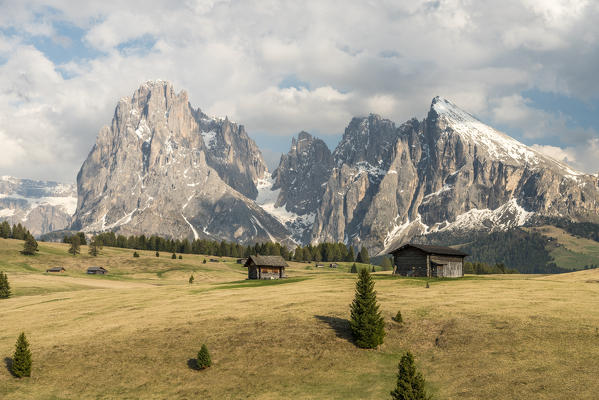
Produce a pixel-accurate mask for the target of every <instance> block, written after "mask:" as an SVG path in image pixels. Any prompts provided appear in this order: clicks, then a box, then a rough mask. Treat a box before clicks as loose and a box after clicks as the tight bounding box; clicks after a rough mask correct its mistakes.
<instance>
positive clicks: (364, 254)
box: [358, 246, 370, 264]
mask: <svg viewBox="0 0 599 400" xmlns="http://www.w3.org/2000/svg"><path fill="white" fill-rule="evenodd" d="M358 259H359V260H358V262H361V263H364V264H369V263H370V257H369V256H368V250H366V247H364V246H362V250H360V253H359V254H358Z"/></svg>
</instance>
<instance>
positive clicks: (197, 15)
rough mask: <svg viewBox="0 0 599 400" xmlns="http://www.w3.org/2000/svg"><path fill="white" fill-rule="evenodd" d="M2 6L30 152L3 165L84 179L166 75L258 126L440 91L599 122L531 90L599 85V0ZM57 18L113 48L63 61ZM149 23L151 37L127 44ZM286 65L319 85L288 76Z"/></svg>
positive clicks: (324, 122) (319, 126) (547, 127)
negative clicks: (133, 98) (286, 82)
mask: <svg viewBox="0 0 599 400" xmlns="http://www.w3.org/2000/svg"><path fill="white" fill-rule="evenodd" d="M2 11H3V12H2V13H0V28H4V29H3V32H4V33H0V74H2V77H3V79H2V81H1V82H0V122H1V123H2V125H0V126H1V127H2V132H3V135H4V136H3V142H4V139H5V138H6V141H7V143H8V138H11V139H10V142H11V143H12V144H11V145H12V146H13V147H14V148H15V149H17V148H18V147H17V146H21V147H19V148H21V150H15V152H16V153H18V154H19V157H22V158H24V159H27V160H29V161H30V162H29V163H28V165H27V166H23V165H22V164H21V163H18V162H13V161H11V162H8V161H7V160H9V159H11V158H10V157H8V158H6V157H5V160H4V161H3V163H2V164H1V165H0V166H1V167H2V171H0V173H10V174H14V175H19V176H28V177H38V178H46V179H47V178H55V179H61V180H68V181H72V180H74V176H75V174H76V172H77V170H78V168H79V166H80V163H81V162H82V160H83V159H84V158H85V156H86V155H87V152H88V151H89V149H90V148H91V146H92V145H93V141H94V138H95V136H96V134H97V132H98V130H99V128H100V127H101V125H103V124H108V123H110V118H111V117H112V112H113V110H114V106H115V104H116V102H117V100H118V98H120V97H122V96H126V95H130V94H131V93H132V92H133V90H134V89H135V88H136V87H137V86H138V85H139V84H140V82H142V81H144V80H146V79H153V78H162V79H168V80H170V81H172V82H173V83H174V84H175V87H176V88H177V89H185V90H187V91H188V92H189V95H190V100H191V102H192V103H193V105H194V106H199V107H201V108H202V109H203V110H205V111H208V112H209V113H212V114H216V115H228V116H229V117H230V118H232V119H233V120H236V121H238V122H240V123H243V124H245V125H246V127H247V128H248V131H249V133H250V135H251V134H252V133H253V132H265V133H268V134H270V135H274V134H280V135H290V134H293V133H296V132H298V131H299V130H302V129H305V130H309V131H318V132H320V133H321V134H324V135H327V134H339V133H341V132H342V131H343V129H344V128H345V126H346V124H347V123H348V121H349V119H350V118H351V117H352V116H354V115H366V114H368V113H370V112H376V113H380V114H382V115H383V116H385V117H388V118H391V119H393V120H394V121H396V122H397V123H401V122H403V121H405V120H406V119H408V118H411V117H413V116H416V117H419V118H422V117H423V116H424V115H425V113H426V111H427V107H428V105H429V104H430V100H431V99H432V98H433V97H434V96H435V95H441V96H444V97H447V98H450V99H451V100H453V101H454V102H456V103H457V104H459V105H461V106H462V107H464V108H465V109H467V110H468V111H470V112H472V113H474V114H476V115H480V116H482V117H486V120H487V121H489V122H491V123H498V124H501V125H503V126H507V127H510V128H513V129H514V130H515V131H521V132H523V134H524V137H525V138H527V139H534V141H536V142H537V143H539V144H540V145H543V144H545V145H546V143H544V142H543V140H545V139H547V138H549V137H550V138H552V140H554V142H555V139H556V138H557V139H559V138H564V137H567V138H568V139H570V138H574V139H575V140H576V143H581V144H582V143H590V142H589V141H590V140H591V139H592V138H593V135H596V133H595V132H594V131H591V130H586V131H585V130H574V131H573V129H572V128H571V127H570V126H569V125H568V123H567V122H568V121H567V120H566V119H565V117H563V116H561V115H553V114H549V113H547V112H543V111H540V110H536V109H534V108H532V107H531V104H530V103H528V102H527V100H526V99H525V98H523V97H522V96H521V95H520V93H521V92H522V91H525V90H527V89H530V88H537V89H540V90H545V91H555V92H557V93H561V94H567V95H570V96H573V97H578V98H585V97H589V96H593V95H595V94H596V93H597V92H599V81H598V80H597V79H596V68H595V66H596V65H597V63H598V62H599V48H598V47H597V45H596V43H597V39H599V26H598V25H597V24H596V22H595V21H596V20H597V18H598V17H599V12H598V6H597V4H596V3H595V2H589V1H575V0H569V1H565V0H564V1H561V0H560V1H558V0H551V1H544V2H538V1H533V0H522V1H517V0H506V1H504V2H496V1H492V0H486V1H477V2H472V1H466V0H444V1H442V0H438V1H434V0H433V1H429V0H421V1H414V2H393V1H385V0H381V1H373V2H363V1H358V0H355V1H349V0H348V1H346V2H343V3H336V2H322V1H306V2H294V1H281V2H272V1H269V0H264V1H255V2H231V1H211V0H208V1H186V2H182V3H180V4H175V5H173V2H170V1H167V0H150V1H148V0H145V1H141V0H135V1H126V2H124V1H116V0H105V1H93V2H73V1H69V0H55V1H52V2H50V1H48V0H28V1H16V0H15V1H11V2H10V4H4V5H3V7H2ZM56 22H61V23H63V24H67V25H68V24H72V25H75V26H78V27H80V28H82V29H84V30H85V36H84V43H85V44H86V45H88V46H90V47H92V48H93V49H95V50H98V51H101V54H102V55H101V56H99V57H98V58H95V59H92V60H85V59H78V58H74V59H73V60H72V61H70V62H68V63H65V64H63V65H55V64H53V63H52V62H51V61H50V58H51V57H49V56H48V55H47V54H43V53H41V52H40V51H38V50H36V49H34V48H32V47H31V46H30V45H29V44H27V43H30V42H31V41H32V40H34V39H35V38H50V39H52V40H54V41H55V42H56V43H60V42H61V40H65V38H64V37H63V36H64V35H63V36H61V35H62V34H61V33H60V32H59V31H58V29H57V28H56V26H55V23H56ZM7 32H12V33H10V34H9V33H7ZM144 35H150V36H151V37H152V38H153V39H155V43H154V44H153V47H152V48H147V49H145V51H141V52H121V51H119V50H118V47H119V45H122V44H124V43H127V42H130V41H133V40H136V39H139V38H141V37H143V36H144ZM61 37H62V39H61ZM66 39H68V38H66ZM71 39H72V38H71ZM34 41H35V40H34ZM2 62H4V64H2ZM58 70H61V71H64V72H65V73H66V74H67V75H68V76H69V78H68V79H66V78H64V77H63V76H62V75H61V74H60V73H58V72H57V71H58ZM288 76H294V77H297V79H298V80H299V81H302V82H306V83H307V87H305V88H279V87H278V86H279V83H280V82H281V81H282V80H283V79H285V78H286V77H288ZM564 141H565V140H564ZM30 142H33V143H36V146H31V145H26V144H27V143H30ZM577 146H578V145H577V144H572V145H571V146H570V145H569V146H567V147H572V148H578V147H577ZM19 151H22V152H21V153H19ZM267 151H268V150H267ZM270 151H271V152H273V153H277V152H278V150H277V151H273V150H272V149H270ZM568 151H570V150H568ZM572 154H573V155H575V156H576V157H577V158H576V160H579V159H580V157H581V154H583V153H581V152H580V151H577V152H575V153H572ZM572 162H574V161H572Z"/></svg>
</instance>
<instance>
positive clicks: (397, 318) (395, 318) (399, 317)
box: [393, 311, 403, 324]
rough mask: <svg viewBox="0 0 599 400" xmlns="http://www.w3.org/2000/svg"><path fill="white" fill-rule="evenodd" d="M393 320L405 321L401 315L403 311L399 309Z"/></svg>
mask: <svg viewBox="0 0 599 400" xmlns="http://www.w3.org/2000/svg"><path fill="white" fill-rule="evenodd" d="M393 321H395V322H397V323H399V324H401V323H402V322H403V318H402V316H401V311H397V314H395V317H393Z"/></svg>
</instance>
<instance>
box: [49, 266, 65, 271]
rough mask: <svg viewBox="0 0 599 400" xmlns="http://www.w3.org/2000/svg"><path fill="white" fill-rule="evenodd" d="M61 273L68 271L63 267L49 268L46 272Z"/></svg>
mask: <svg viewBox="0 0 599 400" xmlns="http://www.w3.org/2000/svg"><path fill="white" fill-rule="evenodd" d="M60 271H66V269H64V268H63V267H52V268H48V269H47V270H46V272H60Z"/></svg>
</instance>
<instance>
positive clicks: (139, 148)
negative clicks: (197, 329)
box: [73, 81, 287, 242]
mask: <svg viewBox="0 0 599 400" xmlns="http://www.w3.org/2000/svg"><path fill="white" fill-rule="evenodd" d="M254 149H256V145H255V143H254V142H253V141H252V140H251V139H249V138H248V137H247V135H246V134H245V131H244V130H243V127H239V126H237V125H236V124H233V123H231V122H230V121H228V120H216V119H210V118H208V117H207V116H206V115H205V114H203V113H202V112H201V111H199V110H193V109H192V107H191V106H190V104H189V101H188V98H187V94H186V93H185V92H181V93H179V94H176V93H175V91H174V90H173V87H172V85H171V84H170V83H168V82H164V81H153V82H146V83H145V84H143V85H142V86H141V87H140V88H139V89H138V90H137V91H136V92H135V94H134V95H133V97H132V98H127V97H126V98H123V99H121V100H120V101H119V103H118V105H117V107H116V110H115V114H114V117H113V120H112V124H111V126H110V127H104V128H102V129H101V130H100V133H99V135H98V138H97V140H96V144H95V145H94V147H93V149H92V151H91V152H90V154H89V156H88V158H87V160H86V161H85V162H84V163H83V166H82V167H81V170H80V172H79V174H78V176H77V187H78V206H77V211H76V214H75V222H74V224H73V228H74V229H83V230H85V231H88V232H95V231H104V230H113V231H116V232H117V233H123V234H141V233H144V234H157V235H162V236H166V237H175V238H183V237H187V238H189V239H194V238H210V239H220V240H222V239H227V240H236V241H240V242H253V241H255V240H278V241H284V240H285V239H286V237H287V232H286V230H285V228H284V227H283V226H282V225H281V224H280V223H279V222H278V221H277V220H276V219H275V218H274V217H272V216H271V215H269V214H268V213H266V212H265V211H264V210H263V209H261V208H260V207H258V206H257V205H256V204H255V203H254V202H253V201H251V200H250V199H248V198H247V197H246V196H244V195H243V193H244V192H245V193H248V194H250V195H251V194H252V193H254V196H255V193H256V192H257V191H256V186H255V182H254V181H253V180H252V179H253V177H256V176H258V174H260V173H263V171H265V170H266V167H265V166H264V162H263V161H262V158H261V156H260V155H259V153H258V155H257V156H256V155H252V154H249V153H248V152H251V151H253V150H254ZM222 176H225V179H223V178H222Z"/></svg>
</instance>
